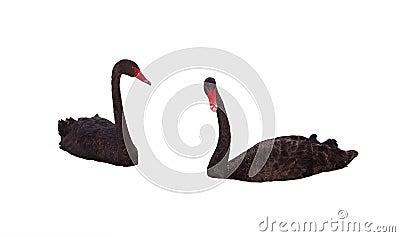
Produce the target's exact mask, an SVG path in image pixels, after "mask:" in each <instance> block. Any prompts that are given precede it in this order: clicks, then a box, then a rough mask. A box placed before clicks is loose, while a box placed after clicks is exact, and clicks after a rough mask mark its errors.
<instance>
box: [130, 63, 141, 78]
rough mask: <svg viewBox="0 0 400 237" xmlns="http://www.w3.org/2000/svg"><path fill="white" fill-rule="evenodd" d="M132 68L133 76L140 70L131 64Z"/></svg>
mask: <svg viewBox="0 0 400 237" xmlns="http://www.w3.org/2000/svg"><path fill="white" fill-rule="evenodd" d="M132 69H133V76H134V77H136V76H137V74H139V72H140V70H139V68H137V67H134V66H132Z"/></svg>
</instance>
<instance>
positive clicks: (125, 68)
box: [58, 59, 151, 166]
mask: <svg viewBox="0 0 400 237" xmlns="http://www.w3.org/2000/svg"><path fill="white" fill-rule="evenodd" d="M122 75H127V76H130V77H135V78H137V79H139V80H140V81H142V82H144V83H146V84H148V85H151V83H150V81H148V80H147V79H146V77H145V76H144V75H143V74H142V73H141V71H140V68H139V66H138V65H137V64H136V63H135V62H133V61H131V60H127V59H123V60H120V61H119V62H117V63H116V64H115V65H114V67H113V70H112V75H111V87H112V100H113V108H114V119H115V124H113V123H112V122H110V121H109V120H107V119H104V118H101V117H99V116H98V115H97V114H96V115H95V116H94V117H92V118H79V119H78V120H74V119H72V118H69V119H66V120H60V121H58V133H59V134H60V136H61V142H60V148H61V149H63V150H65V151H67V152H69V153H70V154H72V155H75V156H78V157H81V158H84V159H88V160H95V161H99V162H105V163H109V164H113V165H117V166H132V165H136V164H138V157H137V149H136V147H135V146H134V145H133V143H132V141H131V140H130V137H129V135H128V134H129V133H128V130H127V129H126V122H125V118H124V113H123V106H122V99H121V90H120V79H121V76H122ZM124 133H125V135H126V136H125V140H126V142H127V144H125V140H124ZM127 147H129V149H130V150H129V151H130V152H129V154H128V151H127Z"/></svg>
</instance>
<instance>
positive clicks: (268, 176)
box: [204, 77, 358, 182]
mask: <svg viewBox="0 0 400 237" xmlns="http://www.w3.org/2000/svg"><path fill="white" fill-rule="evenodd" d="M204 92H205V94H206V95H207V97H208V100H209V103H210V109H211V110H212V111H213V112H216V113H217V118H218V125H219V132H218V134H219V137H218V143H217V147H216V148H215V151H214V153H213V155H212V157H211V159H210V162H209V164H208V167H207V174H208V176H210V177H213V178H222V179H236V180H242V181H249V182H265V181H276V180H292V179H300V178H304V177H308V176H311V175H314V174H318V173H321V172H326V171H332V170H337V169H341V168H344V167H346V166H347V165H348V164H349V163H350V162H351V161H352V160H353V159H354V158H355V157H356V156H357V155H358V152H357V151H355V150H349V151H343V150H341V149H339V148H338V145H337V143H336V140H334V139H328V140H327V141H325V142H323V143H320V142H318V140H317V136H316V135H315V134H313V135H311V136H310V138H306V137H303V136H283V137H277V138H275V139H268V140H264V141H261V142H259V143H257V144H255V145H254V146H253V147H251V148H250V149H248V150H247V151H245V152H243V153H242V154H240V155H239V156H238V157H236V158H234V159H231V160H229V152H230V144H231V131H230V125H229V120H228V117H227V113H226V110H225V106H224V103H223V101H222V98H221V96H220V94H219V93H218V88H217V86H216V82H215V79H214V78H211V77H209V78H207V79H206V80H205V81H204ZM259 158H263V159H264V161H265V162H260V159H259ZM263 159H261V160H263ZM254 166H255V167H256V168H255V169H256V170H257V173H255V174H252V172H251V170H252V169H254ZM257 166H258V167H257Z"/></svg>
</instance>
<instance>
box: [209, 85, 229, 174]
mask: <svg viewBox="0 0 400 237" xmlns="http://www.w3.org/2000/svg"><path fill="white" fill-rule="evenodd" d="M217 105H218V109H217V117H218V126H219V130H218V143H217V147H216V148H215V151H214V153H213V155H212V157H211V159H210V162H209V164H208V167H207V169H208V170H207V173H208V175H209V176H211V177H216V178H226V171H227V169H228V159H229V152H230V145H231V129H230V125H229V120H228V116H227V115H226V110H225V106H224V103H223V101H222V98H221V96H220V94H219V93H218V91H217Z"/></svg>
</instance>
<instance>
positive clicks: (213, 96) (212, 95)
mask: <svg viewBox="0 0 400 237" xmlns="http://www.w3.org/2000/svg"><path fill="white" fill-rule="evenodd" d="M207 97H208V101H209V102H210V109H211V110H212V111H213V112H216V111H217V109H218V107H217V90H216V89H214V91H212V92H211V91H210V90H208V91H207Z"/></svg>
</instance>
